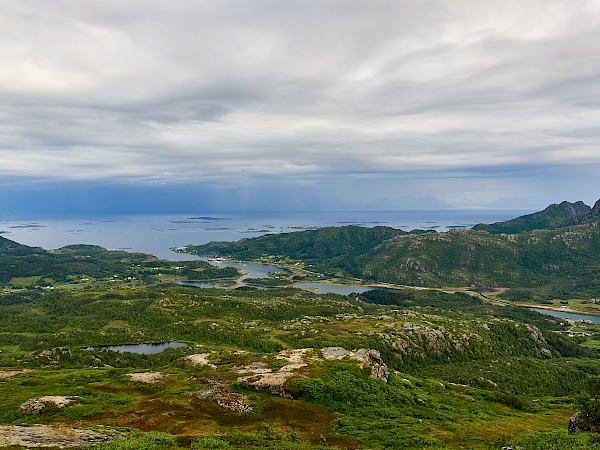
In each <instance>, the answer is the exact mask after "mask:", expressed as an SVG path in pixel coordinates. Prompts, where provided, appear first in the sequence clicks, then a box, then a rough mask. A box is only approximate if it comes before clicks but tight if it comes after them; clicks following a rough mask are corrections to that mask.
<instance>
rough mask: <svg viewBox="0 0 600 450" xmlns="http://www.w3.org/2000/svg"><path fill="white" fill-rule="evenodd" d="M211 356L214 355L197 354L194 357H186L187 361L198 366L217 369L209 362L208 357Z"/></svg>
mask: <svg viewBox="0 0 600 450" xmlns="http://www.w3.org/2000/svg"><path fill="white" fill-rule="evenodd" d="M211 354H212V353H196V354H194V355H188V356H186V357H185V359H186V360H187V361H189V362H190V363H192V364H194V365H196V366H208V367H210V368H211V369H216V368H217V366H216V365H215V364H211V363H210V362H209V361H208V357H209V356H210V355H211Z"/></svg>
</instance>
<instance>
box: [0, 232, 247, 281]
mask: <svg viewBox="0 0 600 450" xmlns="http://www.w3.org/2000/svg"><path fill="white" fill-rule="evenodd" d="M158 274H161V275H162V276H165V275H171V274H172V275H177V276H179V277H180V278H187V279H209V278H224V277H235V276H237V275H238V271H237V269H235V268H231V267H229V268H225V269H220V268H218V267H214V266H212V265H210V264H208V263H205V262H203V261H185V262H174V261H164V260H159V259H157V258H156V257H154V256H152V255H147V254H145V253H129V252H125V251H109V250H107V249H105V248H102V247H99V246H96V245H69V246H66V247H63V248H61V249H58V250H52V251H47V250H44V249H42V248H40V247H29V246H27V245H22V244H19V243H17V242H14V241H11V240H9V239H6V238H4V237H0V286H9V287H11V286H12V287H15V288H27V287H40V286H53V285H55V284H57V283H72V282H79V281H80V280H82V279H86V280H88V281H92V280H105V281H108V280H110V281H113V282H114V281H117V280H136V281H137V282H140V281H142V282H155V281H157V280H158V278H157V275H158Z"/></svg>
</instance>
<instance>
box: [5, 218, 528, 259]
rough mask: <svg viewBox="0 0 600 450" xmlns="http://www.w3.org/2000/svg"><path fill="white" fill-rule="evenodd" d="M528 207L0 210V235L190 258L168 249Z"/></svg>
mask: <svg viewBox="0 0 600 450" xmlns="http://www.w3.org/2000/svg"><path fill="white" fill-rule="evenodd" d="M528 213H529V211H507V210H443V211H326V212H325V211H318V212H235V213H223V212H215V213H206V212H202V213H190V214H182V215H173V214H168V215H131V216H126V215H118V216H105V215H103V216H60V217H59V216H31V215H30V216H25V215H2V216H0V233H1V234H0V235H1V236H3V237H5V238H7V239H11V240H13V241H16V242H19V243H21V244H25V245H30V246H35V247H43V248H45V249H55V248H60V247H63V246H65V245H69V244H94V245H100V246H102V247H105V248H108V249H111V250H115V249H121V250H127V251H133V252H144V253H150V254H153V255H155V256H157V257H159V258H163V259H170V260H182V259H188V258H195V257H193V256H190V255H182V254H179V253H175V252H173V251H171V249H172V248H175V247H184V246H186V245H190V244H192V245H198V244H204V243H207V242H210V241H237V240H239V239H242V238H250V237H255V236H261V235H264V234H268V233H284V232H292V231H301V230H307V229H315V228H321V227H329V226H343V225H360V226H366V227H374V226H378V225H381V226H389V227H393V228H400V229H402V230H406V231H409V230H413V229H415V228H420V229H434V230H436V231H448V230H449V229H451V228H464V227H472V226H473V225H475V224H477V223H493V222H498V221H502V220H508V219H512V218H515V217H518V216H521V215H523V214H528Z"/></svg>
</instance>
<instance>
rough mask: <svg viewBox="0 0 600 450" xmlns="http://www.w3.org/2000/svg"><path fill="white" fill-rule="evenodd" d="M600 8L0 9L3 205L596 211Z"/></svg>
mask: <svg viewBox="0 0 600 450" xmlns="http://www.w3.org/2000/svg"><path fill="white" fill-rule="evenodd" d="M598 42H600V1H598V0H577V1H573V0H528V1H526V2H523V1H511V0H486V1H483V2H482V1H480V0H389V1H379V0H369V1H365V0H361V1H356V0H339V1H338V0H318V1H317V0H303V1H281V0H253V1H248V0H218V1H215V0H211V1H207V0H178V1H176V2H173V1H167V0H127V1H123V0H86V1H83V2H82V1H80V0H53V1H47V0H27V1H26V2H15V1H12V0H0V99H1V101H0V210H2V209H3V210H4V211H11V210H31V211H44V212H52V211H57V212H61V211H62V212H65V211H98V212H111V211H112V212H114V211H120V212H127V211H131V212H145V211H146V212H154V211H156V212H160V211H176V210H186V209H190V210H277V209H281V210H288V209H291V210H310V209H311V208H312V209H340V210H342V209H401V208H410V209H416V208H417V207H419V206H421V207H423V208H446V207H448V208H481V207H491V208H499V207H506V208H524V209H527V208H532V209H535V208H538V207H543V206H545V205H547V204H550V203H558V202H560V201H563V200H569V201H576V200H583V201H584V202H586V203H588V204H593V203H594V202H595V201H596V200H598V198H600V53H599V52H598Z"/></svg>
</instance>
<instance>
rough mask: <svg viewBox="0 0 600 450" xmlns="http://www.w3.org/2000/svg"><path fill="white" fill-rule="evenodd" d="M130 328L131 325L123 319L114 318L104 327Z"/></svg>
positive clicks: (106, 328)
mask: <svg viewBox="0 0 600 450" xmlns="http://www.w3.org/2000/svg"><path fill="white" fill-rule="evenodd" d="M124 328H129V326H128V325H127V324H126V323H125V322H124V321H122V320H113V321H112V322H110V323H109V324H108V325H106V326H105V327H104V329H105V330H108V329H124Z"/></svg>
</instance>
